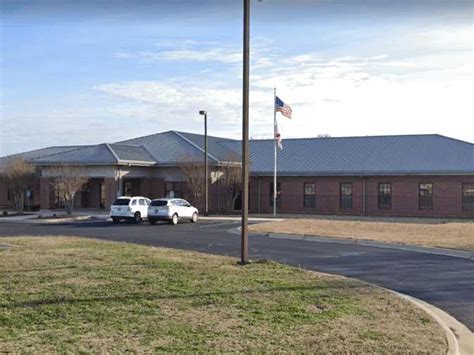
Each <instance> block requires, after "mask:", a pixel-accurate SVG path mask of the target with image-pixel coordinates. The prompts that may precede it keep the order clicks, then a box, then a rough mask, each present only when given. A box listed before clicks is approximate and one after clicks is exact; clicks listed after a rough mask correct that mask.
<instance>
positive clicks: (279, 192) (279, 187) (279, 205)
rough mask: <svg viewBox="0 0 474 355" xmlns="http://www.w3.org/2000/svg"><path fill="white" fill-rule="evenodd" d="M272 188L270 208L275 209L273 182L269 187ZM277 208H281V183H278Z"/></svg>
mask: <svg viewBox="0 0 474 355" xmlns="http://www.w3.org/2000/svg"><path fill="white" fill-rule="evenodd" d="M268 186H269V187H270V199H269V202H270V207H273V181H271V182H270V184H269V185H268ZM276 206H277V207H281V182H280V181H277V198H276Z"/></svg>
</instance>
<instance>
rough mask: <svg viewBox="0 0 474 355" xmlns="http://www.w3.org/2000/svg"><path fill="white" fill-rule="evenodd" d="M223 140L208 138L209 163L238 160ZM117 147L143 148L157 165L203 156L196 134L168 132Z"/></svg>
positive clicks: (202, 147) (200, 136)
mask: <svg viewBox="0 0 474 355" xmlns="http://www.w3.org/2000/svg"><path fill="white" fill-rule="evenodd" d="M223 140H225V138H218V137H212V136H209V137H208V157H209V160H210V163H211V164H212V163H214V164H215V163H219V162H221V161H226V159H227V160H229V159H228V157H230V158H231V159H238V160H240V157H239V156H238V155H237V154H236V153H235V152H233V151H232V150H230V149H229V148H227V147H225V146H223V145H222V144H220V141H223ZM116 144H118V145H138V146H142V147H144V148H145V149H146V150H147V151H148V152H149V154H150V155H151V156H152V157H153V159H154V160H155V161H156V162H157V164H158V165H176V164H177V163H179V162H182V161H187V162H189V161H196V162H198V161H199V162H200V161H202V159H203V154H204V137H203V136H202V135H198V134H192V133H184V132H177V131H168V132H162V133H157V134H153V135H149V136H144V137H139V138H134V139H129V140H125V141H121V142H117V143H115V144H114V145H113V146H115V145H116Z"/></svg>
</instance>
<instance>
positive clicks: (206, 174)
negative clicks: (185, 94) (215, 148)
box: [199, 111, 209, 216]
mask: <svg viewBox="0 0 474 355" xmlns="http://www.w3.org/2000/svg"><path fill="white" fill-rule="evenodd" d="M199 114H200V115H203V116H204V191H205V192H204V195H205V201H206V202H205V203H206V205H205V210H204V211H205V212H204V215H205V216H207V215H209V163H208V156H207V111H199Z"/></svg>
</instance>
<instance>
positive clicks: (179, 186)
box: [165, 181, 184, 198]
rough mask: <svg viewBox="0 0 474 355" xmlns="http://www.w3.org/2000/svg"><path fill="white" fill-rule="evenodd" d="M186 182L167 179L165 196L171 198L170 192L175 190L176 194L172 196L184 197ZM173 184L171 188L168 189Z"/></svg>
mask: <svg viewBox="0 0 474 355" xmlns="http://www.w3.org/2000/svg"><path fill="white" fill-rule="evenodd" d="M183 185H184V183H183V182H181V181H165V197H166V198H170V196H168V193H169V192H171V191H173V192H174V195H173V197H172V198H183V188H184V186H183ZM168 186H171V189H168Z"/></svg>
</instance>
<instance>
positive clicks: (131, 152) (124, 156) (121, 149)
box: [109, 144, 155, 164]
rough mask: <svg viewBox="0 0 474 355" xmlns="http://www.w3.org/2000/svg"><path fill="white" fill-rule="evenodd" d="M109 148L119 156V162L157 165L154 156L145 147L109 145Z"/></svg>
mask: <svg viewBox="0 0 474 355" xmlns="http://www.w3.org/2000/svg"><path fill="white" fill-rule="evenodd" d="M109 147H110V149H112V151H113V152H114V153H115V155H116V156H117V158H118V162H121V161H129V162H147V163H152V164H154V163H155V160H154V158H153V156H152V155H151V154H150V153H149V152H148V151H147V150H146V149H145V148H144V147H141V146H134V145H123V144H109Z"/></svg>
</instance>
